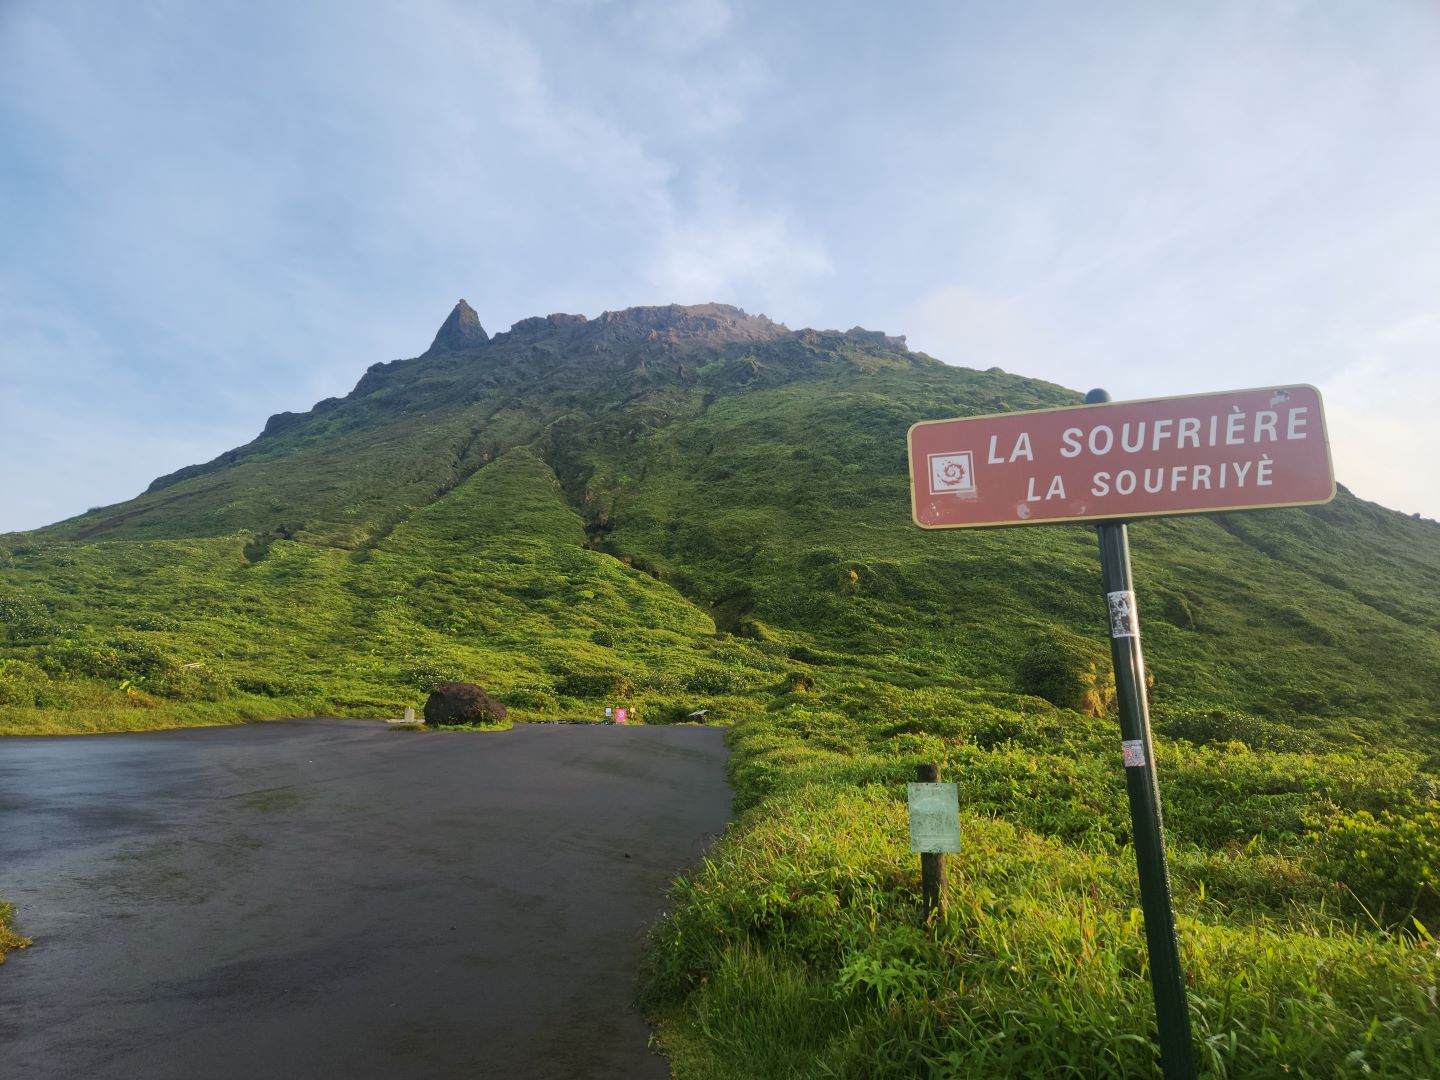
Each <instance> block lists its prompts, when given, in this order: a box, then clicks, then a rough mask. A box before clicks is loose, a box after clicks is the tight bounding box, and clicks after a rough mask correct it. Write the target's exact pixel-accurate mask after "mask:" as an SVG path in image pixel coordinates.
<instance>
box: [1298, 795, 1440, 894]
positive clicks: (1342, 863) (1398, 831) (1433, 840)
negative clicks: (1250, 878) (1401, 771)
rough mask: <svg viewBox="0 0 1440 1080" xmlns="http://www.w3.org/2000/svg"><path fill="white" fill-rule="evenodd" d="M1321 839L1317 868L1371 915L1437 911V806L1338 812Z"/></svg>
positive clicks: (1439, 860)
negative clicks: (1342, 887)
mask: <svg viewBox="0 0 1440 1080" xmlns="http://www.w3.org/2000/svg"><path fill="white" fill-rule="evenodd" d="M1321 843H1322V855H1321V860H1320V869H1321V871H1322V872H1323V873H1325V874H1326V875H1327V876H1329V877H1331V878H1333V879H1334V880H1336V881H1339V882H1341V883H1343V884H1344V885H1345V886H1346V887H1347V888H1348V889H1349V890H1350V891H1351V892H1352V893H1354V895H1355V897H1356V899H1358V900H1359V901H1360V902H1361V903H1362V904H1364V905H1365V906H1366V907H1367V908H1368V909H1369V910H1370V912H1371V914H1373V915H1375V917H1376V918H1379V919H1382V920H1384V919H1386V918H1390V919H1401V920H1403V919H1404V918H1405V917H1406V916H1407V915H1409V914H1410V913H1411V912H1415V913H1417V914H1418V915H1419V917H1420V918H1421V919H1422V920H1430V921H1433V920H1434V919H1435V917H1436V916H1437V915H1440V807H1437V806H1435V805H1433V804H1432V805H1429V806H1424V807H1420V808H1416V809H1411V810H1405V811H1399V812H1396V811H1391V810H1382V811H1380V813H1379V815H1378V816H1377V815H1373V814H1371V813H1369V812H1368V811H1365V810H1358V811H1356V812H1355V813H1352V814H1344V815H1342V816H1341V817H1339V818H1337V819H1336V820H1335V821H1333V822H1332V823H1331V824H1330V827H1329V828H1328V829H1327V830H1326V832H1325V834H1324V836H1323V837H1322V838H1321Z"/></svg>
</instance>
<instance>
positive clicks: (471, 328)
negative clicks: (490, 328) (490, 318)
mask: <svg viewBox="0 0 1440 1080" xmlns="http://www.w3.org/2000/svg"><path fill="white" fill-rule="evenodd" d="M489 340H490V338H489V335H488V334H486V333H485V328H484V327H483V326H481V325H480V316H479V315H477V314H476V313H475V309H474V308H472V307H471V306H470V305H469V304H467V303H466V302H465V301H464V300H463V299H462V300H460V301H459V302H457V303H456V305H455V309H454V310H453V311H451V312H450V314H449V315H448V316H447V317H446V319H445V321H444V322H443V323H441V324H440V329H439V330H438V331H436V333H435V340H434V341H432V342H431V343H430V351H431V352H435V351H437V350H442V349H448V350H454V349H473V348H476V347H477V346H480V345H484V344H485V343H486V342H487V341H489Z"/></svg>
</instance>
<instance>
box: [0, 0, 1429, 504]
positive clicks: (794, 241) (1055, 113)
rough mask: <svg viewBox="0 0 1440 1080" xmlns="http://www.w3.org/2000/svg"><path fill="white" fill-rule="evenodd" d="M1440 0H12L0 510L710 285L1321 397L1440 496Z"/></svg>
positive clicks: (1356, 475)
mask: <svg viewBox="0 0 1440 1080" xmlns="http://www.w3.org/2000/svg"><path fill="white" fill-rule="evenodd" d="M1437 56H1440V7H1437V6H1436V5H1434V4H1433V3H1427V2H1421V0H1416V2H1413V3H1407V2H1405V0H1388V2H1387V3H1385V4H1380V5H1366V4H1359V3H1344V2H1334V3H1305V2H1299V0H1290V2H1286V0H1274V2H1267V3H1254V2H1241V3H1226V2H1211V3H1199V2H1195V3H1174V4H1154V3H1141V2H1136V3H1105V2H1098V3H1088V4H1072V3H1068V2H1065V3H1060V2H1057V3H1051V4H1047V3H1027V4H1001V3H965V2H955V0H951V2H943V3H942V2H936V3H926V2H911V3H904V4H891V5H878V4H873V3H846V2H835V0H831V2H826V3H806V2H792V3H786V4H773V3H748V2H742V0H733V2H725V0H680V2H675V3H623V2H620V0H610V2H605V0H555V2H551V3H543V2H537V3H533V4H514V3H452V2H439V0H432V2H413V0H412V2H408V3H393V4H382V3H367V2H346V3H339V2H326V0H316V2H310V3H304V4H291V3H279V2H276V3H270V2H265V0H258V2H257V0H248V2H244V3H240V2H228V0H208V2H206V3H203V4H195V3H184V2H178V0H176V2H170V0H135V2H133V3H126V4H113V3H106V2H98V0H96V2H88V3H85V2H70V0H44V2H41V0H0V460H3V461H4V462H5V466H6V467H5V472H4V485H3V495H4V498H3V500H0V531H3V530H14V529H23V528H31V527H35V526H39V525H42V524H46V523H48V522H51V521H54V520H58V519H60V518H63V517H67V516H69V515H71V514H75V513H79V512H81V511H83V510H85V509H86V508H87V507H89V506H94V505H101V504H108V503H112V502H117V501H120V500H122V499H125V498H129V497H131V496H133V495H135V494H137V493H138V492H139V491H141V490H142V489H143V488H144V487H145V485H146V484H147V483H148V482H149V481H150V479H152V478H153V477H154V476H157V475H159V474H161V473H165V472H169V471H171V470H173V469H175V468H178V467H179V466H181V465H185V464H189V463H192V462H196V461H202V460H207V459H209V458H210V457H213V456H214V455H215V454H217V453H219V452H220V451H222V450H225V449H227V448H229V447H231V446H234V445H238V444H240V443H243V442H246V441H248V440H249V439H250V438H252V437H253V436H254V435H255V434H256V433H257V432H258V431H259V429H260V427H261V426H262V424H263V423H264V420H265V418H266V416H268V415H269V414H270V413H273V412H278V411H280V410H282V409H292V410H301V409H305V408H308V407H309V405H310V404H312V403H313V402H314V401H316V400H318V399H319V398H322V397H325V396H328V395H331V394H343V393H345V392H347V391H348V390H349V389H350V387H351V386H353V385H354V383H355V381H356V380H357V379H358V378H359V376H360V374H361V373H362V372H363V371H364V369H365V368H366V367H367V366H369V365H370V364H372V363H375V362H377V361H382V360H390V359H394V358H396V357H402V356H413V355H415V354H417V353H419V352H421V351H423V349H424V348H425V347H426V346H427V345H428V344H429V341H430V338H431V336H432V335H433V333H434V331H435V328H436V327H437V326H438V325H439V323H440V321H441V320H442V319H443V318H444V317H445V315H446V314H447V312H448V311H449V309H450V307H451V306H452V305H453V304H454V302H455V300H456V299H457V298H458V297H461V296H463V297H465V298H466V299H468V300H469V301H470V302H471V303H472V304H473V305H474V306H475V308H476V309H477V310H478V311H479V313H480V317H481V319H482V321H483V322H484V324H485V326H486V327H487V329H489V330H491V331H492V332H493V331H495V330H502V329H505V328H507V327H508V326H509V325H510V324H511V323H513V322H515V321H516V320H518V319H521V318H524V317H527V316H530V315H535V314H547V313H550V312H554V311H569V312H579V313H583V314H587V315H592V316H593V315H595V314H598V313H599V312H601V311H603V310H606V309H614V308H620V307H627V306H631V305H636V304H661V303H670V302H680V303H698V302H704V301H709V300H718V301H724V302H729V303H734V304H738V305H740V306H741V307H744V308H746V309H747V310H749V311H752V312H764V313H766V314H768V315H770V316H771V317H773V318H775V319H777V320H779V321H782V322H785V323H787V324H788V325H790V326H792V327H799V326H806V325H809V326H815V327H820V328H842V329H843V328H847V327H850V326H853V325H857V324H858V325H862V326H865V327H867V328H870V329H876V330H884V331H886V332H888V333H903V334H906V335H908V337H909V340H910V344H911V346H912V347H914V348H918V349H923V350H924V351H926V352H929V353H931V354H932V355H935V356H937V357H939V358H940V359H942V360H946V361H949V362H952V363H958V364H966V365H969V366H975V367H990V366H992V365H998V366H1000V367H1003V368H1006V369H1007V370H1011V371H1017V372H1021V373H1023V374H1026V375H1033V376H1037V377H1041V378H1046V379H1050V380H1053V381H1055V382H1059V383H1063V384H1065V385H1068V386H1072V387H1075V388H1078V389H1086V388H1088V387H1090V386H1095V385H1101V386H1105V387H1107V388H1108V389H1109V390H1110V391H1111V392H1112V393H1113V394H1114V395H1115V397H1116V398H1117V399H1118V398H1126V397H1147V396H1157V395H1166V394H1182V393H1190V392H1203V391H1209V390H1218V389H1227V388H1232V387H1247V386H1256V385H1265V384H1270V383H1285V382H1311V383H1315V384H1317V385H1318V386H1320V388H1321V389H1322V391H1324V393H1325V395H1326V405H1327V412H1328V415H1329V420H1330V429H1331V438H1332V443H1333V447H1334V456H1335V461H1336V472H1337V475H1338V477H1339V479H1340V481H1341V482H1342V483H1344V484H1346V485H1347V486H1349V487H1351V488H1352V489H1354V490H1355V491H1356V492H1357V493H1358V494H1360V495H1361V496H1363V497H1365V498H1370V499H1374V500H1376V501H1378V502H1381V503H1384V504H1385V505H1387V506H1392V507H1394V508H1396V509H1399V510H1402V511H1405V512H1417V511H1418V512H1421V513H1423V514H1425V515H1426V516H1429V517H1436V518H1440V467H1437V466H1436V464H1435V463H1436V462H1437V461H1440V423H1437V422H1436V418H1435V416H1434V413H1435V412H1436V410H1437V409H1440V183H1437V181H1436V178H1437V177H1440V64H1436V62H1435V58H1436V57H1437Z"/></svg>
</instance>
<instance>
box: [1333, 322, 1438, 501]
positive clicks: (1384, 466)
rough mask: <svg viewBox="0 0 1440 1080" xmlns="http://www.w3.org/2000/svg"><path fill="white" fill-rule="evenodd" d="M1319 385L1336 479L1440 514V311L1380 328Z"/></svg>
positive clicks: (1375, 496) (1366, 493)
mask: <svg viewBox="0 0 1440 1080" xmlns="http://www.w3.org/2000/svg"><path fill="white" fill-rule="evenodd" d="M1355 351H1356V353H1357V354H1358V355H1359V357H1360V359H1359V360H1358V361H1357V362H1356V363H1354V364H1353V365H1351V366H1349V367H1347V368H1345V369H1344V370H1342V371H1340V372H1338V373H1337V374H1336V375H1334V376H1332V377H1331V378H1329V379H1327V380H1325V382H1324V383H1322V384H1321V390H1322V391H1323V392H1324V394H1325V413H1326V417H1327V420H1328V425H1329V431H1330V443H1331V449H1332V454H1333V457H1334V462H1335V474H1336V477H1337V479H1339V481H1340V482H1341V483H1343V484H1345V485H1346V486H1347V487H1349V488H1350V489H1351V490H1353V491H1354V492H1355V493H1356V494H1357V495H1359V496H1361V497H1362V498H1366V499H1371V500H1373V501H1375V502H1379V503H1381V504H1383V505H1385V506H1391V507H1394V508H1395V509H1397V510H1402V511H1405V512H1407V513H1408V512H1414V511H1419V512H1420V513H1423V514H1425V515H1426V516H1427V517H1435V518H1440V468H1437V467H1436V465H1437V462H1440V423H1437V418H1436V409H1437V408H1440V313H1437V312H1424V313H1421V314H1418V315H1414V316H1411V317H1409V318H1405V319H1402V320H1400V321H1398V322H1396V323H1394V324H1393V325H1391V326H1388V327H1385V328H1384V329H1383V330H1381V331H1380V332H1379V333H1377V334H1376V335H1374V337H1373V339H1372V340H1371V341H1370V342H1369V343H1367V344H1362V345H1357V347H1356V350H1355Z"/></svg>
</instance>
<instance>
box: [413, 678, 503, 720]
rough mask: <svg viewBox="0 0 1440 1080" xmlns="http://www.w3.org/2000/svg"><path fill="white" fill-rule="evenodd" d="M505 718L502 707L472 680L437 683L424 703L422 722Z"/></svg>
mask: <svg viewBox="0 0 1440 1080" xmlns="http://www.w3.org/2000/svg"><path fill="white" fill-rule="evenodd" d="M504 719H505V706H504V705H502V704H500V702H498V701H496V700H495V699H494V698H492V697H491V696H490V695H489V694H487V693H486V692H485V691H484V690H482V689H480V687H478V686H476V685H475V684H474V683H466V682H442V683H436V684H435V689H434V690H432V691H431V692H430V697H429V699H428V700H427V701H426V702H425V723H427V724H429V725H431V726H432V727H438V726H441V725H443V724H497V723H499V722H500V721H501V720H504Z"/></svg>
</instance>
